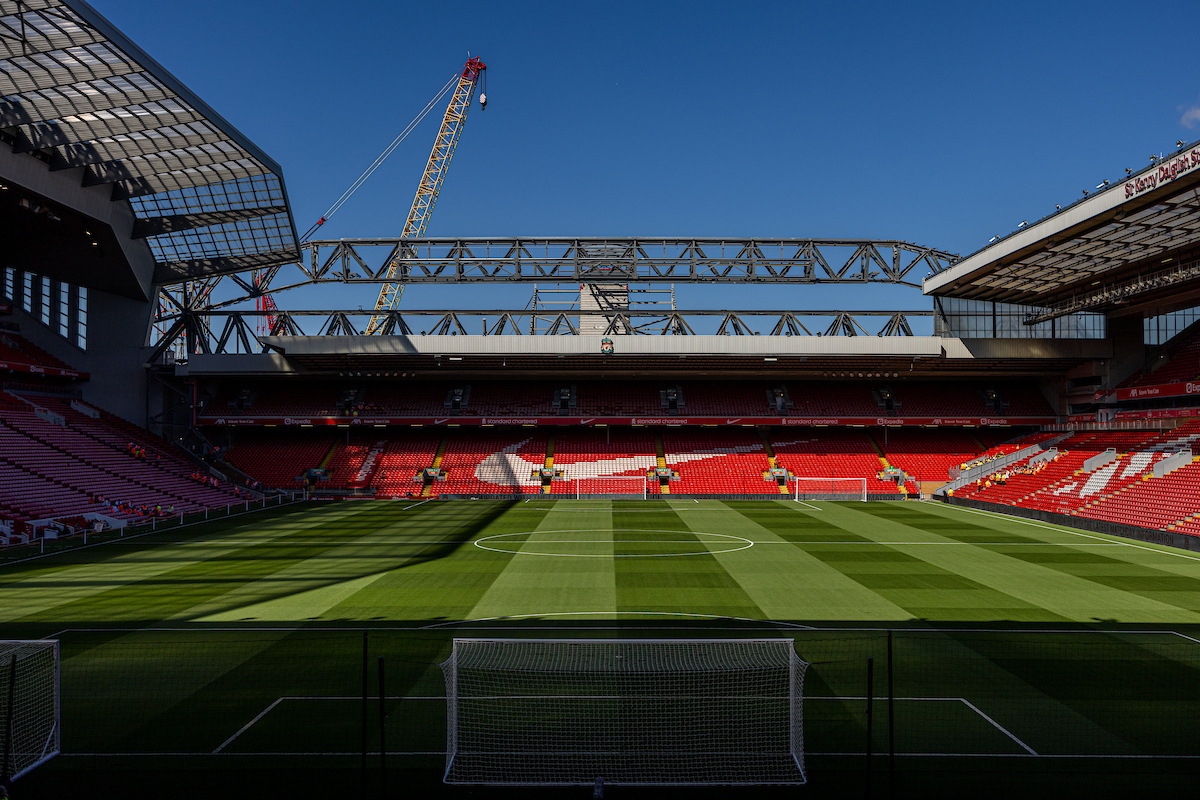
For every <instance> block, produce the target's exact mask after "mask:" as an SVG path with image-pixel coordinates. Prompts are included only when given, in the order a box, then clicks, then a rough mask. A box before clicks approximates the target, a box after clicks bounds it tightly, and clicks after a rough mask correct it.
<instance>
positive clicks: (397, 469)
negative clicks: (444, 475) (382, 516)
mask: <svg viewBox="0 0 1200 800" xmlns="http://www.w3.org/2000/svg"><path fill="white" fill-rule="evenodd" d="M441 440H442V434H441V433H412V434H408V435H403V434H401V435H399V436H396V437H394V438H392V439H391V440H389V441H388V446H387V449H386V450H385V451H384V453H383V456H382V457H381V458H380V461H379V471H378V472H376V473H375V478H374V479H373V480H372V482H371V485H372V486H374V487H376V495H375V496H376V497H408V496H410V495H420V494H421V491H422V484H423V481H414V480H413V476H414V475H417V474H418V473H419V472H421V470H423V469H425V468H427V467H431V466H433V463H434V460H435V459H436V458H437V451H438V444H439V443H440V442H441Z"/></svg>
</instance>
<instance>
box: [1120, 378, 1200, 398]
mask: <svg viewBox="0 0 1200 800" xmlns="http://www.w3.org/2000/svg"><path fill="white" fill-rule="evenodd" d="M1192 394H1200V381H1180V382H1179V383H1158V384H1154V385H1152V386H1131V387H1129V388H1128V389H1117V400H1144V399H1147V398H1155V397H1186V396H1188V395H1192Z"/></svg>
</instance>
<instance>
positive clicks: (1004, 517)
mask: <svg viewBox="0 0 1200 800" xmlns="http://www.w3.org/2000/svg"><path fill="white" fill-rule="evenodd" d="M946 507H947V508H955V509H958V510H959V511H965V512H967V513H968V514H981V515H983V516H986V517H992V518H995V519H1002V520H1005V521H1009V522H1020V523H1021V524H1022V525H1030V526H1032V527H1034V528H1045V529H1046V530H1048V531H1056V532H1058V533H1069V534H1071V535H1072V536H1082V537H1083V538H1085V539H1096V540H1098V541H1102V542H1103V541H1107V540H1106V539H1105V538H1104V537H1103V536H1095V535H1093V534H1090V533H1080V532H1079V531H1073V530H1070V529H1069V528H1061V527H1055V526H1053V525H1043V524H1041V523H1038V522H1031V521H1030V520H1027V519H1021V518H1020V517H1010V516H1007V515H1005V514H998V513H996V512H994V511H980V510H978V509H974V508H963V507H962V506H946ZM1112 544H1116V545H1120V546H1121V547H1133V548H1136V549H1138V550H1146V551H1148V552H1151V553H1160V554H1162V555H1168V556H1175V557H1176V558H1186V559H1187V560H1189V561H1200V557H1197V556H1189V555H1186V554H1185V553H1176V552H1174V551H1173V550H1158V549H1156V548H1154V547H1146V546H1145V545H1140V544H1134V543H1133V542H1112Z"/></svg>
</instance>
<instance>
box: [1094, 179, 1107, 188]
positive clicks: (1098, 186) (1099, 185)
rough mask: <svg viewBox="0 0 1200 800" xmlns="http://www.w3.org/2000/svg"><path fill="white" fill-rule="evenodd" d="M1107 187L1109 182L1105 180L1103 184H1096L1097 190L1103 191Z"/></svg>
mask: <svg viewBox="0 0 1200 800" xmlns="http://www.w3.org/2000/svg"><path fill="white" fill-rule="evenodd" d="M1105 186H1108V181H1107V180H1104V181H1103V182H1101V183H1098V184H1096V188H1097V189H1103V188H1104V187H1105Z"/></svg>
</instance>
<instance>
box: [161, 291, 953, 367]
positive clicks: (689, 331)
mask: <svg viewBox="0 0 1200 800" xmlns="http://www.w3.org/2000/svg"><path fill="white" fill-rule="evenodd" d="M170 299H171V302H172V303H174V302H176V298H175V297H173V296H170ZM176 308H177V310H176V311H175V312H174V313H165V314H161V315H160V317H159V318H158V319H156V320H155V330H156V332H157V333H156V337H155V338H154V340H153V341H151V342H150V344H151V345H152V346H153V347H154V348H155V350H154V353H153V355H152V356H151V360H154V359H156V358H157V357H158V356H159V355H160V354H161V353H162V352H163V351H164V350H166V349H168V348H170V349H174V350H175V351H176V352H177V354H179V355H184V356H185V355H186V354H188V353H216V354H235V353H262V352H266V347H265V346H264V345H263V344H262V343H261V342H260V340H259V338H258V335H259V334H258V333H256V331H257V332H261V333H267V334H269V335H272V336H358V335H362V334H363V332H364V331H365V330H366V327H367V324H368V320H369V319H370V317H371V315H372V314H373V313H374V312H373V311H371V310H363V309H357V310H317V309H309V310H303V311H275V312H272V313H271V316H273V317H274V321H273V322H272V323H271V324H270V326H269V329H268V328H267V327H265V326H264V324H263V323H264V321H265V320H266V318H267V316H268V314H267V313H266V312H264V311H260V310H256V309H218V310H212V311H203V312H192V311H186V310H183V309H179V308H178V306H176ZM583 316H585V317H603V318H604V319H605V320H607V326H606V328H605V329H604V330H603V332H602V333H603V335H606V336H612V335H658V336H692V335H695V327H696V326H697V325H698V324H699V321H700V320H702V319H704V318H710V319H712V320H714V321H719V322H718V325H717V330H716V333H717V335H719V336H758V335H763V334H764V332H765V335H768V336H813V335H816V336H822V335H824V336H871V335H875V336H912V335H913V332H912V328H911V326H910V324H909V318H910V317H931V316H933V312H932V311H823V310H822V311H767V310H750V311H729V310H715V309H705V310H699V311H679V310H676V311H672V312H669V313H665V314H664V313H663V312H661V311H659V312H654V311H625V310H622V311H614V312H608V313H600V314H597V313H587V312H584V313H583ZM579 317H580V312H579V311H567V312H552V313H546V312H541V313H538V312H534V311H530V310H529V309H516V310H513V309H499V310H497V309H467V310H464V309H457V310H433V309H425V310H412V311H404V312H400V311H391V312H388V313H387V315H386V320H385V322H384V324H383V328H382V333H383V335H406V336H411V335H416V334H421V335H426V334H427V335H441V336H467V335H469V334H476V335H484V336H498V335H509V336H513V335H516V336H524V335H531V334H530V333H529V331H531V330H532V331H533V334H532V335H541V336H578V335H580V328H579ZM531 318H532V319H531ZM871 318H882V320H883V324H882V326H881V327H879V329H878V332H877V333H875V334H872V333H871V332H870V330H869V329H868V327H867V326H866V325H865V324H864V323H865V322H866V321H867V320H869V319H871ZM802 319H807V321H808V325H807V326H806V325H805V324H804V323H803V322H801V320H802ZM356 320H357V322H356ZM818 320H819V321H820V325H819V326H818V325H815V322H816V321H818ZM828 320H832V322H828V323H827V321H828ZM877 325H879V323H878V322H874V323H871V328H874V327H876V326H877ZM810 326H811V327H813V328H814V329H816V330H817V331H819V332H818V333H816V334H813V333H812V330H810ZM822 327H825V330H824V331H823V332H821V328H822Z"/></svg>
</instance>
